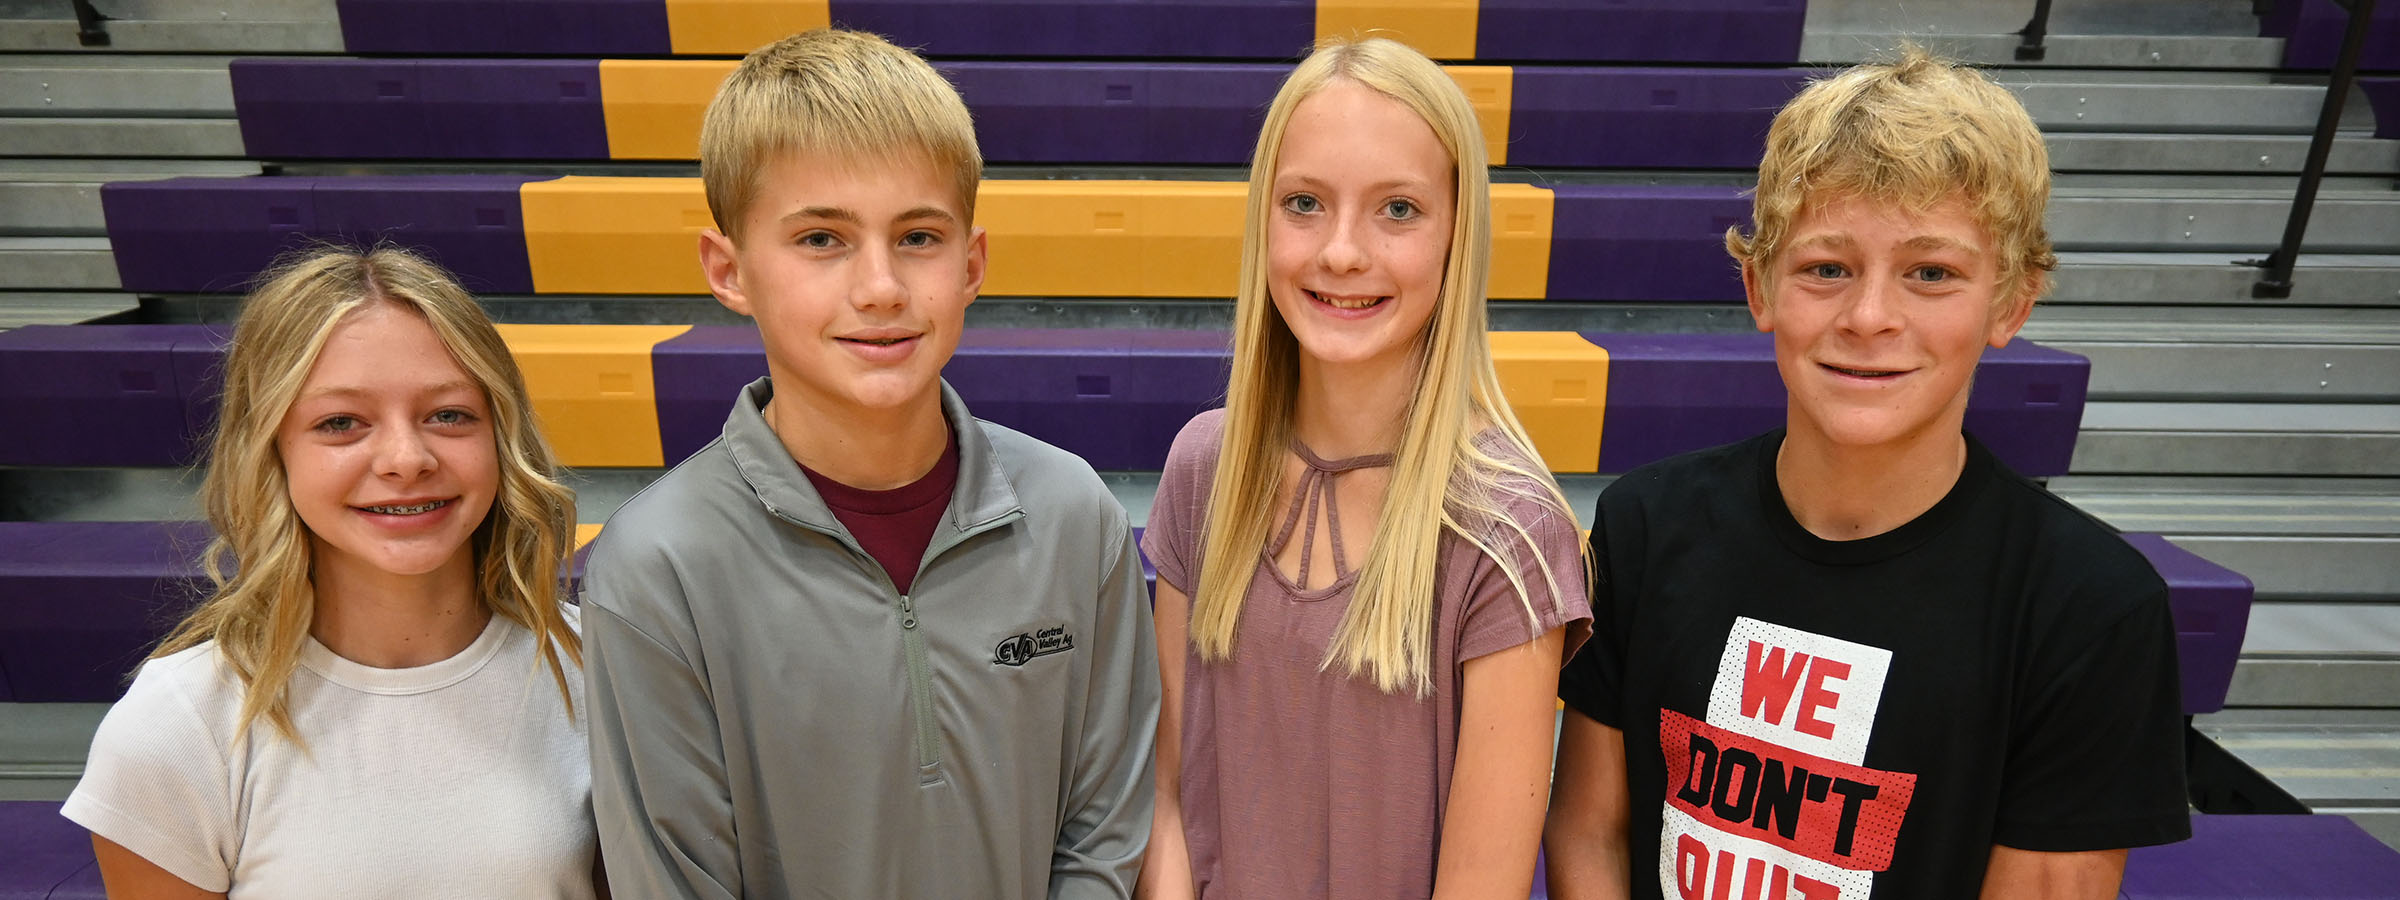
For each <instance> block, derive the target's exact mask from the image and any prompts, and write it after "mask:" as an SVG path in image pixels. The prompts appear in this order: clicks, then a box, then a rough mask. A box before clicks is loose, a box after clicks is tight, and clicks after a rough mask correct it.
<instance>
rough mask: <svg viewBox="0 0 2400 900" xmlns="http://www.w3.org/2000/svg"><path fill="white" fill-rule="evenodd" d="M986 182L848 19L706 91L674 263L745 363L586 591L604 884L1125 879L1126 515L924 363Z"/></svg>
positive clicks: (644, 887)
mask: <svg viewBox="0 0 2400 900" xmlns="http://www.w3.org/2000/svg"><path fill="white" fill-rule="evenodd" d="M981 166H982V163H981V160H980V157H979V156H978V155H977V152H976V149H975V144H974V132H973V128H972V126H971V124H970V123H969V122H968V119H967V113H966V108H965V106H964V105H963V104H961V103H960V102H959V99H958V96H957V94H956V93H955V92H954V91H952V90H951V88H950V86H949V85H948V84H947V83H945V82H943V81H942V80H941V77H940V76H939V75H937V74H935V73H934V72H933V70H932V69H931V68H930V67H928V66H926V65H925V63H924V62H923V61H922V60H919V59H917V58H916V57H915V56H913V55H910V54H909V53H907V52H906V51H903V50H899V49H897V48H895V47H893V46H891V45H890V44H888V43H885V42H883V41H882V40H881V39H879V38H875V37H873V36H871V35H863V34H857V33H853V32H844V31H834V30H820V31H813V32H808V33H806V34H802V35H797V36H794V37H792V38H789V39H786V40H784V41H781V42H778V43H776V44H773V45H769V46H768V47H765V48H762V49H760V50H759V51H757V52H755V53H752V54H751V55H750V56H749V57H747V58H745V59H744V60H743V61H742V64H741V66H740V67H739V68H738V69H737V70H736V71H735V72H734V74H733V75H732V76H731V77H729V78H727V79H726V82H725V85H724V86H723V87H722V88H720V89H719V91H718V95H717V98H716V100H715V101H713V102H712V103H711V104H710V106H709V110H708V113H707V117H706V119H705V120H704V124H703V126H702V133H701V178H702V181H703V183H704V185H705V187H706V189H707V192H708V198H709V208H710V211H711V213H712V214H713V215H714V217H715V219H716V223H717V228H716V229H712V230H708V231H705V232H703V234H702V236H701V240H700V257H701V264H702V268H703V269H704V270H705V271H706V273H707V275H708V279H709V287H710V290H711V291H712V292H713V293H715V294H716V296H717V298H718V300H719V302H721V303H723V304H725V306H727V307H728V308H730V309H733V310H734V311H736V312H739V313H742V314H744V315H747V316H750V317H752V318H753V319H756V320H757V322H758V326H759V332H760V335H761V337H762V338H763V341H764V343H765V346H766V351H767V371H768V377H766V378H762V379H759V380H758V381H756V382H753V383H752V384H750V385H749V386H748V387H746V388H744V389H743V390H742V392H741V395H740V396H739V397H738V398H736V399H735V402H734V404H733V411H732V413H731V415H729V416H728V417H727V418H726V421H725V431H724V434H723V435H722V436H721V437H719V438H718V439H717V440H716V441H714V442H711V443H710V444H709V445H708V446H706V447H703V448H701V450H700V451H699V452H698V453H695V454H693V455H692V457H691V458H690V459H687V460H685V461H684V462H683V463H682V464H680V465H678V466H676V467H675V468H674V470H673V471H670V472H668V473H667V474H666V475H665V476H664V477H662V478H660V479H659V480H658V481H657V482H656V483H654V484H652V485H651V486H650V487H649V488H648V489H646V490H644V491H642V492H641V493H640V494H638V495H636V496H635V497H634V498H633V499H632V500H631V501H628V502H627V503H626V504H625V506H624V508H622V509H620V510H619V511H618V512H617V514H616V515H615V516H614V517H613V518H611V519H610V521H609V524H608V528H607V529H606V530H605V532H604V533H603V534H602V535H601V537H600V538H599V540H598V542H597V543H596V544H595V545H594V549H593V552H592V558H591V562H590V566H589V570H588V572H587V574H586V576H585V578H584V582H583V597H584V607H585V610H586V613H585V617H584V647H585V650H584V652H585V668H584V671H585V673H586V676H587V683H588V685H589V691H588V692H587V700H586V702H587V703H588V704H589V710H588V715H589V716H590V717H591V720H590V724H591V739H592V769H593V771H592V806H593V812H594V813H595V815H596V816H597V818H598V820H599V828H600V842H601V851H602V857H603V859H605V860H606V863H607V868H608V880H609V884H610V886H611V888H612V890H613V891H614V893H615V894H616V895H617V896H622V897H640V898H654V897H705V898H722V897H799V896H806V897H829V898H831V897H842V898H849V897H856V898H932V897H940V898H976V897H989V898H1012V900H1015V898H1038V897H1054V898H1057V897H1075V898H1082V897H1128V896H1130V895H1131V892H1132V886H1133V882H1134V876H1135V874H1136V872H1137V871H1138V870H1139V868H1140V865H1141V856H1142V851H1143V849H1144V846H1145V845H1146V843H1147V841H1148V836H1149V831H1150V814H1151V804H1152V798H1153V794H1152V790H1153V774H1152V767H1151V766H1152V752H1153V747H1152V745H1153V739H1154V737H1155V733H1156V730H1157V718H1158V702H1159V687H1158V663H1157V652H1156V648H1155V646H1154V644H1153V637H1152V634H1153V632H1152V629H1151V624H1150V608H1149V604H1148V598H1147V596H1146V595H1145V593H1144V591H1143V587H1142V571H1141V562H1140V559H1139V557H1138V556H1137V555H1136V551H1135V548H1134V544H1133V541H1132V536H1131V529H1130V528H1129V527H1128V523H1127V521H1126V518H1125V513H1124V510H1123V509H1122V508H1121V507H1119V506H1118V505H1117V502H1116V500H1115V499H1114V498H1113V497H1111V496H1110V494H1109V491H1108V489H1107V487H1106V486H1105V485H1103V484H1102V483H1101V481H1100V479H1099V478H1098V477H1097V476H1096V475H1094V474H1093V472H1092V469H1091V467H1090V466H1089V465H1087V464H1085V463H1084V462H1083V461H1082V460H1081V459H1078V458H1076V457H1075V456H1074V455H1072V454H1069V453H1067V452H1065V451H1063V450H1059V449H1058V448H1055V447H1051V446H1049V445H1047V444H1044V443H1042V442H1040V441H1036V440H1034V439H1032V438H1029V437H1026V436H1024V435H1022V434H1018V433H1017V432H1014V431H1011V430H1009V429H1007V428H1003V427H1000V426H997V425H992V424H990V423H986V422H982V421H978V420H977V419H975V418H974V417H973V416H972V415H971V414H970V413H969V412H968V410H967V408H966V406H965V404H964V403H962V402H961V401H960V400H959V398H958V395H957V394H956V393H955V392H953V391H951V390H950V389H949V387H948V385H946V384H943V383H942V381H941V378H940V373H941V368H942V364H943V363H944V362H946V361H947V360H948V359H949V357H950V354H951V352H952V351H953V350H954V349H956V347H957V345H958V337H959V330H960V328H961V327H962V326H963V324H964V321H965V308H966V305H967V304H968V303H970V302H972V301H973V299H974V297H975V293H976V290H977V289H978V288H979V287H980V286H981V283H982V278H983V269H984V238H983V232H982V230H981V229H979V228H975V227H973V221H974V207H973V200H974V192H975V185H976V183H977V181H978V179H979V178H980V175H981Z"/></svg>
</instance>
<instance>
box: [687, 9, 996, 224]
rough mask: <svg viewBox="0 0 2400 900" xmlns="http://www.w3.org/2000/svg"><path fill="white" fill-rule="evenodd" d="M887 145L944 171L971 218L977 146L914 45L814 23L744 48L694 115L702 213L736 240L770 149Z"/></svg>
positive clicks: (821, 151) (852, 151)
mask: <svg viewBox="0 0 2400 900" xmlns="http://www.w3.org/2000/svg"><path fill="white" fill-rule="evenodd" d="M895 153H897V154H901V155H915V156H916V157H917V158H918V160H919V161H920V162H922V163H923V164H925V165H929V166H932V167H934V169H935V171H937V172H947V173H949V174H950V176H951V178H952V179H953V180H954V181H955V182H956V184H957V186H958V203H959V208H960V210H961V211H962V212H963V213H964V214H965V216H966V223H967V224H973V223H974V220H975V187H976V185H977V184H978V183H979V182H981V181H982V180H983V153H982V151H980V150H978V149H976V146H975V122H974V120H973V119H972V118H971V117H969V116H968V115H967V104H966V103H965V101H962V100H960V99H959V98H958V90H957V89H956V88H953V87H951V86H950V82H948V81H946V80H944V79H943V78H942V76H941V73H939V72H935V71H934V70H933V67H932V66H930V65H927V64H926V63H925V61H924V60H922V59H918V58H917V55H916V54H914V53H910V52H908V51H906V50H902V49H900V48H899V47H895V46H892V44H891V42H889V41H886V40H884V39H883V38H880V37H877V36H875V35H872V34H868V33H866V32H862V31H845V30H842V29H837V28H820V29H816V30H814V31H804V32H801V33H799V34H795V35H792V36H791V37H787V38H784V39H783V40H780V41H776V42H775V43H772V44H768V45H766V46H764V47H760V48H758V49H757V50H753V51H751V52H750V55H748V56H745V57H742V64H741V66H739V67H738V68H735V69H734V70H733V74H732V75H728V76H726V78H725V83H724V84H723V85H720V86H718V88H717V96H716V97H715V99H712V100H710V101H709V103H708V113H707V115H706V116H705V117H704V118H702V119H701V122H700V183H701V185H702V187H703V188H704V189H705V190H706V191H707V193H708V211H709V215H710V216H712V217H714V218H715V219H716V222H717V230H718V231H720V232H723V233H724V234H725V236H726V237H729V238H733V239H735V240H737V241H738V240H740V239H741V222H742V216H743V214H744V213H746V212H748V211H749V208H750V202H751V200H753V199H755V198H756V197H757V196H758V191H759V179H760V178H761V177H762V176H763V174H764V173H765V171H766V168H767V166H768V164H769V163H770V162H772V161H773V160H774V159H775V158H776V157H778V156H781V155H785V154H800V155H804V156H813V157H820V158H828V159H833V160H838V161H844V162H857V161H863V160H870V159H875V158H878V157H885V156H890V155H893V154H895Z"/></svg>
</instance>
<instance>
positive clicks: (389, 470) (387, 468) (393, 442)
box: [375, 428, 439, 479]
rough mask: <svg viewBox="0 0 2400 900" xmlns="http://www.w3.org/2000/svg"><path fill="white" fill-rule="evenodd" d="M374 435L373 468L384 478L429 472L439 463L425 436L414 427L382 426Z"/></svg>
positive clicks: (406, 477)
mask: <svg viewBox="0 0 2400 900" xmlns="http://www.w3.org/2000/svg"><path fill="white" fill-rule="evenodd" d="M377 430H378V431H379V432H380V433H378V434H377V435H376V436H375V471H376V473H377V474H380V475H383V476H385V477H387V478H398V479H410V478H418V477H422V476H425V475H429V474H432V473H433V470H434V469H435V468H436V467H437V466H438V465H439V462H438V461H437V459H436V458H435V457H434V455H433V448H432V447H430V446H428V445H427V444H426V443H425V435H424V433H423V432H421V431H419V430H417V429H416V428H383V429H377Z"/></svg>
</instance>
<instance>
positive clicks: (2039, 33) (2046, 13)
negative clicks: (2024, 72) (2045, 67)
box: [2017, 0, 2050, 62]
mask: <svg viewBox="0 0 2400 900" xmlns="http://www.w3.org/2000/svg"><path fill="white" fill-rule="evenodd" d="M2017 35H2018V36H2019V37H2022V38H2024V41H2023V42H2021V43H2019V44H2017V59H2018V61H2020V62H2031V61H2037V60H2040V59H2042V58H2043V57H2045V56H2048V55H2049V53H2050V51H2049V48H2046V47H2044V46H2042V40H2043V39H2044V38H2047V37H2049V36H2050V0H2035V2H2034V4H2033V19H2032V20H2031V21H2028V22H2026V23H2025V27H2024V28H2022V29H2019V30H2018V31H2017Z"/></svg>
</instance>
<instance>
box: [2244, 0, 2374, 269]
mask: <svg viewBox="0 0 2400 900" xmlns="http://www.w3.org/2000/svg"><path fill="white" fill-rule="evenodd" d="M2334 2H2335V3H2337V4H2339V5H2341V6H2342V7H2343V8H2345V9H2348V10H2349V11H2350V28H2349V30H2347V31H2345V32H2343V33H2342V55H2341V56H2340V57H2339V58H2337V59H2335V60H2334V64H2333V78H2332V80H2331V81H2329V82H2328V83H2327V84H2326V85H2325V105H2324V106H2322V107H2319V108H2318V111H2317V133H2316V135H2315V136H2314V137H2311V138H2310V139H2309V142H2308V163H2307V165H2305V166H2303V167H2302V168H2301V170H2300V190H2299V192H2298V193H2296V194H2294V195H2293V196H2292V216H2291V218H2290V219H2288V220H2286V221H2285V222H2284V225H2283V243H2282V244H2281V245H2279V246H2277V247H2276V248H2275V252H2274V253H2271V254H2268V256H2267V258H2266V259H2264V260H2254V261H2252V263H2251V264H2252V265H2257V266H2262V267H2264V268H2265V269H2266V270H2267V271H2266V274H2264V275H2260V276H2259V277H2258V283H2257V284H2254V285H2251V286H2250V296H2251V297H2253V298H2256V299H2262V300H2283V299H2287V298H2289V297H2291V296H2292V265H2293V264H2294V263H2296V262H2298V261H2299V258H2300V238H2301V236H2302V235H2304V234H2306V233H2308V214H2309V211H2310V210H2311V209H2313V208H2314V207H2315V206H2316V205H2317V185H2318V184H2319V183H2321V182H2323V181H2324V180H2325V159H2326V157H2327V156H2329V155H2331V154H2332V153H2333V130H2334V126H2335V125H2338V124H2340V123H2341V120H2342V101H2343V100H2345V99H2348V98H2349V96H2350V85H2351V82H2353V81H2355V80H2356V77H2357V75H2358V55H2359V53H2361V52H2362V51H2364V50H2365V49H2366V46H2367V27H2368V21H2369V20H2370V19H2372V18H2373V17H2374V15H2375V0H2334Z"/></svg>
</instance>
